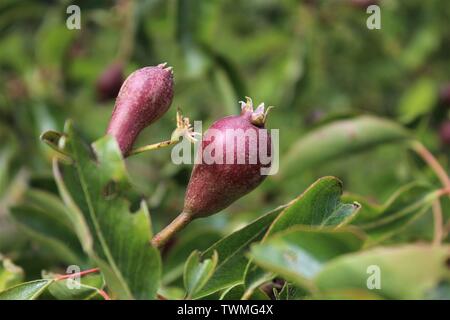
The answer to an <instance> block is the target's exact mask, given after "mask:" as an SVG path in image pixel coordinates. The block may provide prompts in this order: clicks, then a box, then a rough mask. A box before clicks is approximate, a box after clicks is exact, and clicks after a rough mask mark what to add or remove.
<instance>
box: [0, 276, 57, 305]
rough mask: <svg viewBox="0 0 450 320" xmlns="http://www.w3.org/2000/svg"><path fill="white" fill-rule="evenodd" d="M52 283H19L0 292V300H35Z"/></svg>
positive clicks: (50, 281) (43, 281)
mask: <svg viewBox="0 0 450 320" xmlns="http://www.w3.org/2000/svg"><path fill="white" fill-rule="evenodd" d="M52 283H53V280H50V279H41V280H35V281H30V282H25V283H21V284H19V285H16V286H14V287H11V288H8V289H6V290H4V291H2V292H0V300H36V299H37V298H39V296H40V295H41V294H42V293H43V292H44V291H45V290H46V289H47V287H48V286H49V285H50V284H52Z"/></svg>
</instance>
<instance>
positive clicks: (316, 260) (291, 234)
mask: <svg viewBox="0 0 450 320" xmlns="http://www.w3.org/2000/svg"><path fill="white" fill-rule="evenodd" d="M362 244H363V236H362V235H361V234H358V233H357V232H355V231H351V230H342V229H340V230H333V229H329V228H321V229H318V228H308V227H304V226H297V227H293V228H292V229H288V230H286V231H285V232H281V233H278V234H277V235H275V236H272V237H270V238H269V239H268V240H267V241H264V242H263V243H261V244H255V245H253V246H252V248H251V251H250V256H251V257H252V259H253V262H254V263H256V264H257V265H259V266H261V267H262V268H263V269H265V270H267V271H270V272H272V273H274V274H277V275H279V276H281V277H283V278H285V279H287V280H290V281H292V282H294V283H296V284H299V285H300V286H303V287H307V288H311V287H312V283H311V279H312V278H313V277H314V276H315V275H316V274H317V273H318V272H319V271H320V270H321V269H322V268H323V265H324V264H325V263H326V262H327V261H329V260H331V259H333V258H335V257H337V256H339V255H341V254H345V253H349V252H354V251H357V250H358V249H360V248H361V247H362Z"/></svg>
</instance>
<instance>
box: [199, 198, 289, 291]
mask: <svg viewBox="0 0 450 320" xmlns="http://www.w3.org/2000/svg"><path fill="white" fill-rule="evenodd" d="M284 207H285V206H282V207H279V208H276V209H275V210H273V211H271V212H269V213H266V214H265V215H263V216H262V217H260V218H258V219H257V220H255V221H253V222H252V223H250V224H248V225H247V226H245V227H243V228H242V229H239V230H237V231H235V232H233V233H232V234H230V235H228V236H226V237H224V238H222V239H221V240H219V241H218V242H216V243H215V244H214V245H212V246H211V247H210V248H208V249H207V250H205V251H204V252H203V254H202V255H203V256H209V255H211V254H212V253H213V252H214V251H217V253H218V255H219V262H218V264H217V267H216V271H215V273H214V275H213V276H212V277H211V279H210V280H209V281H208V282H207V283H206V285H205V287H204V288H203V289H202V290H201V291H200V292H199V293H197V295H196V296H194V297H195V298H200V297H203V296H206V295H209V294H211V293H214V292H216V291H218V290H221V289H225V288H228V287H230V286H233V285H236V284H239V283H241V282H242V281H243V276H244V273H245V267H246V265H247V263H248V262H247V259H246V258H245V252H246V251H247V250H248V248H249V245H250V244H251V243H252V242H255V241H258V240H260V239H261V238H262V237H263V235H264V233H265V231H266V230H267V228H268V226H269V225H270V223H271V222H272V221H273V220H274V219H275V218H276V216H277V215H278V214H279V213H280V211H281V210H282V209H283V208H284Z"/></svg>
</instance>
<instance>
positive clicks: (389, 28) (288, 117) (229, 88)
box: [0, 0, 450, 279]
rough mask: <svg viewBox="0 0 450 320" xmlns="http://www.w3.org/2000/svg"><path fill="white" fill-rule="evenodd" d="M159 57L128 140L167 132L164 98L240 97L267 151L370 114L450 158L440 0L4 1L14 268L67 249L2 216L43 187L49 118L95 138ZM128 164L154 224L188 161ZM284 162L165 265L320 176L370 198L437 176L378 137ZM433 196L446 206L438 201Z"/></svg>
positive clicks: (201, 226)
mask: <svg viewBox="0 0 450 320" xmlns="http://www.w3.org/2000/svg"><path fill="white" fill-rule="evenodd" d="M370 3H378V4H379V5H380V7H381V29H380V30H369V29H368V28H367V26H366V20H367V18H368V17H369V14H367V13H366V7H367V5H368V4H370ZM71 4H76V5H78V6H79V7H80V8H81V29H80V30H69V29H68V28H67V27H66V19H67V18H68V16H69V15H68V14H67V13H66V8H67V7H68V6H69V5H71ZM162 62H167V63H168V64H169V65H170V66H172V67H173V70H174V77H175V96H174V100H173V103H172V107H171V109H170V110H169V112H168V113H167V114H166V115H165V116H164V117H163V118H162V119H161V120H160V121H159V122H157V123H155V124H154V125H152V126H151V127H149V128H147V129H146V130H145V131H144V132H143V133H142V134H141V136H140V137H139V140H138V141H137V143H136V145H144V144H150V143H155V142H158V141H161V140H166V139H168V138H169V137H170V134H171V132H172V131H173V129H174V128H175V115H176V108H178V107H179V108H181V109H182V111H183V113H184V114H185V115H186V116H188V117H189V118H190V119H191V120H192V121H193V120H202V121H203V123H204V128H206V127H207V126H209V125H210V124H211V123H212V122H213V121H215V120H217V119H219V118H221V117H223V116H226V115H231V114H237V113H238V112H239V104H238V101H239V100H243V99H244V97H245V96H249V97H251V98H253V101H254V102H255V103H257V104H259V103H260V102H265V103H266V105H273V106H275V107H276V108H275V109H273V110H272V112H271V113H270V115H269V120H268V127H269V128H277V129H279V130H280V159H281V161H283V157H284V156H285V155H286V154H288V153H289V151H290V149H291V148H292V146H293V145H294V144H295V143H296V141H297V140H299V139H302V137H303V136H304V135H305V134H307V133H308V132H310V131H311V130H314V129H315V128H318V127H320V126H323V125H325V124H327V123H331V122H333V121H336V120H338V119H344V118H349V117H354V116H358V115H364V114H372V115H377V116H380V117H383V118H387V119H390V120H392V121H395V122H397V123H398V124H400V125H402V126H405V127H407V128H408V129H409V130H411V131H412V132H413V133H414V135H415V136H416V138H417V139H418V140H420V141H421V142H422V143H424V144H425V145H426V146H427V147H428V148H429V149H430V150H431V151H432V152H433V153H434V154H435V156H436V157H437V158H438V159H439V161H440V162H441V163H442V164H443V165H444V167H446V168H447V167H448V162H449V158H448V155H449V152H448V151H449V149H448V145H450V122H448V121H449V110H450V109H449V108H450V85H449V83H450V2H448V1H444V0H440V1H439V0H428V1H420V0H380V1H361V0H359V1H358V0H357V1H353V0H335V1H333V0H328V1H327V0H323V1H319V0H304V1H299V0H296V1H294V0H282V1H276V0H234V1H226V0H216V1H200V0H169V1H162V0H141V1H131V0H121V1H100V0H98V1H50V0H48V1H35V0H28V1H27V0H23V1H16V0H2V1H1V3H0V83H1V85H0V252H1V253H3V254H6V255H8V257H11V258H12V259H13V260H14V261H15V263H16V264H18V265H20V266H21V267H22V268H23V269H24V270H25V275H26V278H29V279H34V278H36V277H38V276H39V274H40V272H41V270H42V269H47V270H49V269H51V270H55V269H56V270H57V269H58V268H63V267H64V266H65V265H67V263H69V262H71V258H70V257H69V258H68V257H67V256H64V255H60V254H59V253H58V252H57V251H55V250H52V248H53V247H52V246H51V245H49V242H50V244H52V243H51V241H52V240H51V239H50V240H49V239H46V238H45V237H43V236H42V235H41V234H36V233H33V232H29V229H27V228H23V226H21V224H20V223H17V221H16V220H15V219H13V218H12V217H11V215H10V210H9V208H11V207H13V206H17V205H20V204H22V203H24V201H27V197H26V195H27V192H28V191H29V190H30V189H33V190H34V189H40V190H45V192H49V193H57V191H56V188H55V185H54V182H53V178H52V172H51V164H50V162H51V158H52V156H53V155H54V152H53V151H52V150H51V149H50V148H48V147H47V146H46V145H44V144H43V143H42V142H41V141H40V140H39V136H40V133H42V132H43V131H45V130H49V129H54V130H59V131H61V130H62V129H63V125H64V121H65V120H66V119H68V118H71V119H73V120H74V122H75V124H76V126H77V127H78V128H79V129H80V131H81V132H82V133H83V134H84V136H85V138H86V139H87V140H89V141H94V140H96V139H98V138H100V137H101V136H102V135H104V133H105V129H106V126H107V123H108V121H109V117H110V115H111V112H112V109H113V106H114V97H115V94H116V93H117V88H118V85H120V82H121V80H122V79H123V77H126V76H127V75H128V74H130V73H131V72H132V71H134V70H136V69H138V68H141V67H143V66H148V65H156V64H159V63H162ZM118 83H119V84H118ZM114 88H116V89H115V90H114ZM127 165H128V169H129V172H130V175H131V177H132V181H133V183H134V185H135V189H136V195H135V198H136V199H138V198H144V199H146V200H147V202H148V204H149V207H150V212H151V216H152V220H153V224H154V228H155V229H156V230H159V229H160V228H162V227H163V226H164V225H165V224H167V223H168V222H169V221H170V220H171V219H172V218H174V217H175V216H176V215H177V214H178V213H179V211H180V209H181V208H182V204H183V197H184V190H185V186H186V184H187V181H188V179H189V175H190V169H191V167H190V166H188V165H185V166H176V165H174V164H172V162H171V161H170V150H158V151H154V152H148V153H145V154H141V155H137V156H134V157H131V158H130V159H128V160H127ZM283 170H285V168H283V167H281V168H280V174H282V175H281V176H282V178H280V177H277V176H274V177H269V178H268V179H267V180H266V181H265V182H264V184H263V185H262V186H261V187H259V188H258V189H257V190H255V191H254V192H252V193H251V194H250V195H248V196H246V197H245V198H243V199H241V200H240V201H238V202H236V203H235V204H233V205H232V206H231V207H229V208H228V209H226V210H225V212H223V213H221V214H218V215H216V216H214V217H210V218H207V219H202V220H199V221H196V222H195V223H193V224H192V226H190V227H189V228H188V229H186V230H185V231H184V232H183V233H182V234H180V235H179V236H177V239H176V240H175V241H174V247H173V248H172V250H171V251H170V252H168V253H166V256H165V261H166V271H165V272H167V273H169V272H170V271H172V274H170V275H168V277H169V278H170V277H174V274H175V275H176V274H177V272H178V275H179V270H178V269H176V267H177V266H178V265H179V264H180V263H181V262H183V261H184V260H185V258H186V257H187V255H189V253H190V252H191V251H192V250H193V249H195V248H196V249H202V248H205V247H207V246H208V245H209V244H211V243H212V242H213V241H215V240H217V239H219V238H220V237H221V236H222V235H223V234H226V233H229V232H230V231H232V230H235V229H236V228H238V227H239V226H242V225H244V224H245V223H247V222H248V221H250V220H252V219H254V218H255V217H257V216H259V215H260V214H261V213H263V212H266V211H268V210H270V209H272V208H274V207H276V206H278V205H280V204H283V203H286V202H287V201H288V200H290V199H292V198H293V197H294V196H296V195H298V194H299V193H301V192H302V191H303V190H304V189H305V188H306V187H307V186H308V185H310V184H311V183H312V182H314V181H315V180H316V179H317V178H319V177H321V176H324V175H334V176H337V177H339V178H340V179H341V180H342V181H343V182H344V188H345V190H346V191H348V192H352V193H356V194H359V195H362V196H365V197H367V198H368V199H370V200H371V201H373V202H377V203H383V202H384V201H385V200H386V199H387V198H388V197H389V196H391V195H392V194H393V192H394V191H395V190H397V189H398V188H399V187H400V186H402V185H405V184H406V183H408V182H411V181H417V180H429V181H435V178H434V176H433V173H432V172H431V170H429V169H428V168H426V167H425V165H424V164H423V162H422V161H420V160H419V159H418V158H417V156H415V155H414V154H412V153H411V152H410V151H409V150H408V149H407V147H405V146H403V145H398V144H387V143H386V144H383V145H381V146H377V147H376V148H370V149H369V150H366V151H365V152H358V153H349V154H345V155H343V156H341V157H336V158H333V159H331V160H330V159H329V160H328V161H325V162H320V163H317V164H314V163H312V164H310V165H308V166H306V167H302V170H300V171H298V170H293V171H292V172H291V171H289V172H283ZM442 205H443V209H444V212H445V214H447V215H448V211H449V210H448V209H449V205H448V203H447V202H446V200H443V204H442ZM237 213H239V214H237ZM30 221H31V220H28V223H35V224H34V227H35V228H37V229H39V228H41V227H42V228H45V227H46V226H42V225H40V224H39V221H31V222H30ZM417 226H419V227H417ZM414 228H415V229H414ZM432 228H433V226H432V219H431V215H427V216H424V218H423V219H421V220H420V221H419V222H417V223H416V224H415V226H412V227H411V230H415V231H414V232H411V233H410V235H409V236H408V237H409V238H414V239H415V238H419V239H429V238H430V237H432ZM430 230H431V231H430ZM27 231H28V232H27ZM177 270H178V271H177ZM175 277H176V276H175Z"/></svg>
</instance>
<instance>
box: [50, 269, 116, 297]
mask: <svg viewBox="0 0 450 320" xmlns="http://www.w3.org/2000/svg"><path fill="white" fill-rule="evenodd" d="M97 272H100V268H93V269H89V270H85V271H81V272H75V273H71V274H64V275H60V276H58V277H57V278H56V279H55V280H56V281H61V280H65V279H71V278H75V277H82V276H85V275H87V274H92V273H97ZM96 289H97V292H98V294H99V295H101V296H102V297H103V299H105V300H111V297H110V296H109V295H108V294H107V293H106V291H105V290H103V289H99V288H96Z"/></svg>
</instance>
